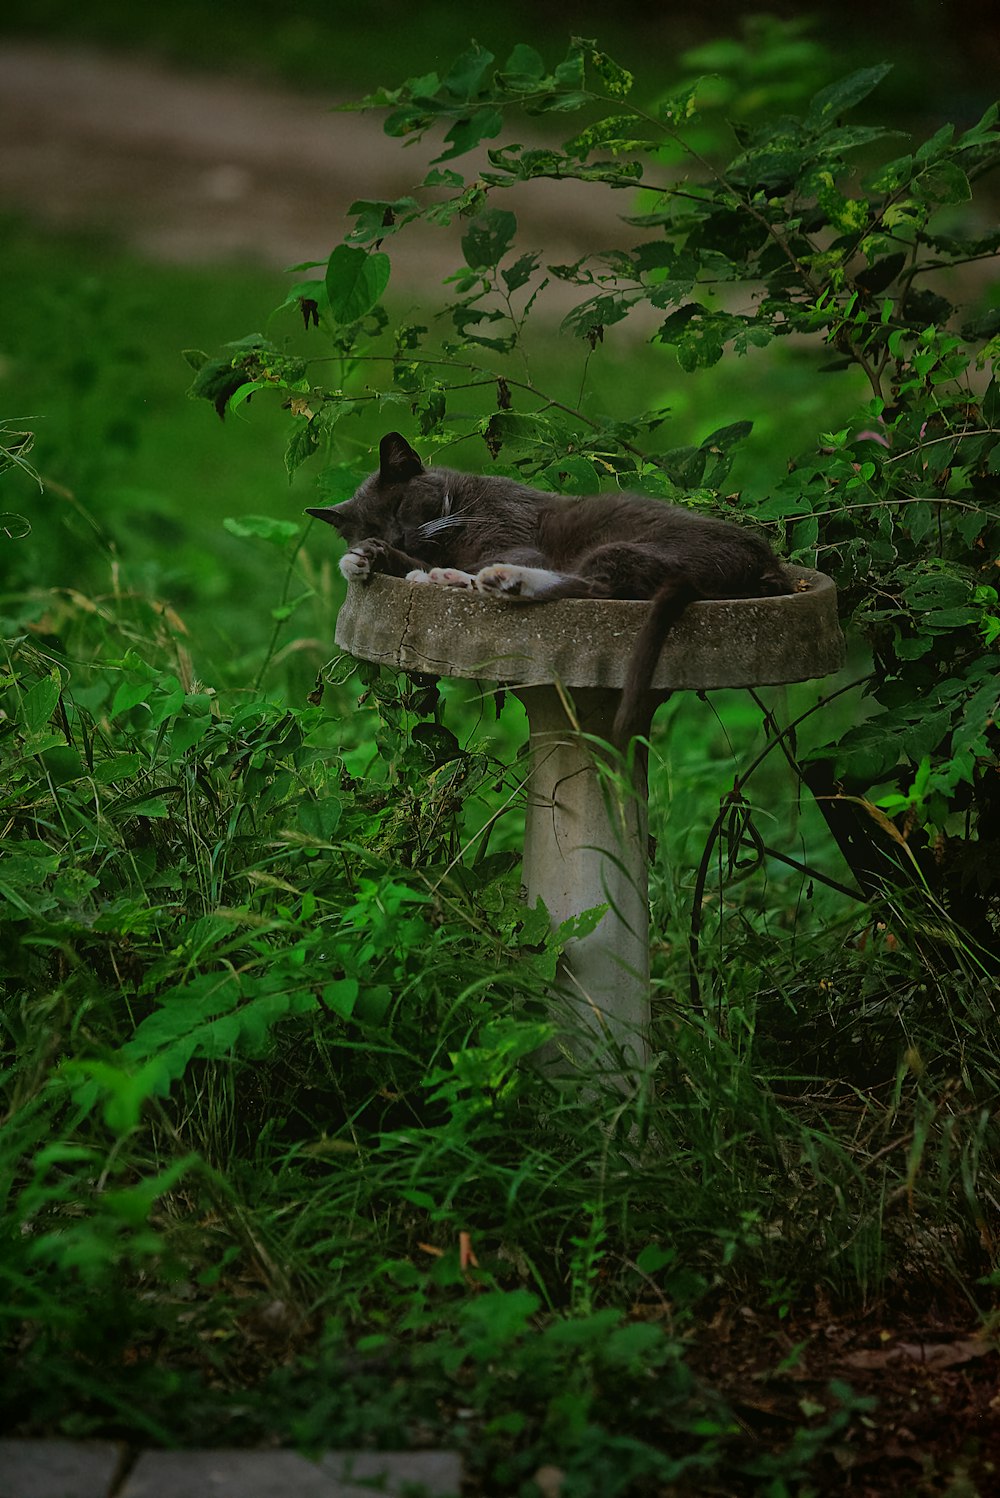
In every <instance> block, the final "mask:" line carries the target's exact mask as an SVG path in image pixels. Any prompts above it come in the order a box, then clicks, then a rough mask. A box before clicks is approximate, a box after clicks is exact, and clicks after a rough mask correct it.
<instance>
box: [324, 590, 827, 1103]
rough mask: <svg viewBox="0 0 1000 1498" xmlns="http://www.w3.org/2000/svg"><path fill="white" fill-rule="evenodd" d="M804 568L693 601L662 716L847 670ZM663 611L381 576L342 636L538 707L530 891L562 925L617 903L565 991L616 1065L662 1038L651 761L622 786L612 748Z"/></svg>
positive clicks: (346, 612)
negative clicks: (769, 582)
mask: <svg viewBox="0 0 1000 1498" xmlns="http://www.w3.org/2000/svg"><path fill="white" fill-rule="evenodd" d="M789 572H790V573H791V575H792V578H793V579H794V580H795V581H796V583H797V587H798V591H796V592H794V593H790V594H787V595H783V596H780V597H777V598H749V599H732V600H712V601H704V602H700V603H693V604H691V605H690V606H689V607H688V608H687V610H686V611H685V613H684V616H683V618H682V619H681V620H680V621H679V622H678V623H677V624H676V625H675V626H674V628H673V629H672V630H671V631H670V634H669V636H668V638H667V641H666V643H665V645H664V647H663V650H662V652H661V654H660V659H659V662H658V664H657V668H656V671H655V673H654V675H653V680H652V684H651V686H652V690H651V691H650V693H649V696H648V700H647V706H648V710H649V715H650V717H651V716H652V712H653V709H654V708H655V705H656V703H657V702H658V701H661V700H663V698H664V697H665V696H666V695H668V694H669V693H670V692H671V691H674V690H684V689H688V690H699V691H707V690H712V689H717V688H721V687H748V686H755V687H756V686H767V685H777V684H780V683H786V682H795V681H807V680H810V679H812V678H814V677H819V676H826V675H828V674H829V673H830V672H832V671H837V670H839V669H840V667H841V666H842V665H843V663H844V641H843V637H842V635H841V633H840V627H839V624H838V622H837V595H836V589H835V588H834V585H833V583H832V581H831V580H830V578H828V577H825V576H824V575H823V574H822V573H819V572H811V571H808V570H806V569H805V568H797V569H796V568H790V569H789ZM648 607H649V605H648V604H647V603H644V602H621V601H618V600H605V599H600V600H596V599H580V598H572V599H563V600H560V601H558V602H555V603H547V604H540V605H535V606H534V607H532V606H530V605H527V606H520V607H519V606H517V605H516V604H511V603H509V602H507V601H504V600H502V599H496V598H490V597H486V596H484V595H483V594H480V593H475V592H470V591H466V590H463V589H451V588H441V587H434V586H429V585H420V584H414V583H408V582H406V581H404V580H402V579H399V578H390V577H383V576H377V577H374V578H372V580H371V581H370V582H369V583H366V584H361V583H352V584H351V585H350V586H349V588H348V592H347V597H346V599H345V601H344V603H343V605H342V607H341V609H340V613H339V615H338V618H337V634H336V639H337V644H338V645H339V646H340V647H341V649H342V650H345V651H347V652H348V653H349V654H351V655H354V656H357V657H359V658H360V659H362V660H367V661H375V662H378V663H379V664H381V665H385V666H389V667H393V668H395V669H397V670H403V671H417V672H424V673H428V674H431V675H435V676H463V677H471V678H474V679H477V680H480V681H489V682H494V683H500V684H502V685H504V686H506V687H508V688H510V689H511V690H512V691H514V692H516V693H517V695H518V696H519V697H520V698H521V700H522V701H523V702H524V704H525V706H526V708H527V711H528V722H529V728H530V743H529V751H530V753H529V766H530V768H529V774H528V779H527V783H526V788H527V796H528V804H527V815H526V822H525V843H524V882H525V884H526V886H527V894H528V900H529V902H531V904H535V903H536V902H537V901H538V900H539V899H541V900H542V901H543V902H544V904H545V907H546V909H547V911H548V913H549V916H550V918H551V920H552V922H553V925H554V926H556V927H558V926H560V925H562V923H563V922H565V921H567V920H570V919H572V918H573V917H576V916H581V915H583V914H584V913H585V912H587V911H592V910H595V909H596V908H597V907H606V908H605V909H604V912H603V914H602V915H601V916H600V919H599V920H598V921H597V924H596V925H595V926H594V927H593V929H591V930H590V931H589V932H588V933H587V934H585V935H577V936H573V937H571V939H570V940H569V941H568V942H567V945H566V948H565V955H564V960H563V964H562V968H561V973H560V980H561V981H560V987H561V989H562V991H563V992H564V993H565V994H568V995H569V997H570V998H571V1000H572V1001H574V1007H575V1009H576V1010H578V1012H579V1014H580V1015H581V1016H584V1017H585V1018H586V1022H587V1024H588V1025H589V1026H590V1033H591V1036H593V1035H594V1034H595V1033H597V1034H599V1035H601V1036H602V1037H604V1038H605V1039H606V1041H607V1045H608V1062H609V1066H608V1070H609V1071H611V1072H612V1073H614V1074H618V1073H620V1072H621V1070H622V1068H623V1067H624V1068H625V1070H631V1069H634V1068H636V1067H638V1066H641V1064H642V1062H643V1060H644V1057H645V1049H646V1044H647V1038H648V1034H649V906H648V892H647V837H646V817H647V802H646V761H645V756H644V754H642V753H641V752H639V753H635V754H634V756H633V761H632V770H631V773H632V780H631V783H630V784H629V783H627V782H626V783H625V784H624V785H623V775H622V768H621V767H622V760H621V757H620V756H615V755H614V754H613V751H611V750H610V749H609V748H608V741H609V740H610V737H611V724H612V722H613V720H614V716H615V712H616V710H617V707H618V703H619V700H620V696H621V688H622V686H623V684H624V681H625V674H626V670H627V666H628V661H629V657H630V655H631V652H632V647H633V644H634V643H635V640H636V637H637V635H638V633H639V630H640V629H641V627H642V624H643V622H644V620H645V618H646V614H647V611H648ZM647 727H648V719H647ZM602 746H603V747H602ZM616 767H617V768H616ZM583 1038H584V1032H583V1031H582V1030H581V1031H580V1032H579V1034H578V1039H583Z"/></svg>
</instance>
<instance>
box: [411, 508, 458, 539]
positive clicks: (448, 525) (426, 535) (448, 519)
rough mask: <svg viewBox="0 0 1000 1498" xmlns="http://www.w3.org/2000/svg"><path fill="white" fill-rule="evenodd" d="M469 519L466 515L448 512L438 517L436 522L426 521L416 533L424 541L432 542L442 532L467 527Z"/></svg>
mask: <svg viewBox="0 0 1000 1498" xmlns="http://www.w3.org/2000/svg"><path fill="white" fill-rule="evenodd" d="M467 518H468V517H467V516H465V515H452V514H451V513H449V512H446V513H445V514H443V515H438V517H437V519H436V520H427V521H425V522H424V524H423V525H421V526H418V527H417V532H416V533H417V535H418V536H420V537H421V538H422V539H423V540H424V541H430V540H432V539H433V538H434V537H435V536H438V535H440V533H441V532H442V531H447V530H452V529H453V528H454V527H455V526H457V525H465V524H466V523H467Z"/></svg>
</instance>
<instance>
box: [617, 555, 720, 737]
mask: <svg viewBox="0 0 1000 1498" xmlns="http://www.w3.org/2000/svg"><path fill="white" fill-rule="evenodd" d="M702 596H703V595H702V593H701V592H700V591H699V590H698V589H697V588H695V587H694V586H693V585H692V583H690V582H689V581H688V580H687V579H686V578H679V577H678V578H671V579H670V581H669V582H666V583H664V584H663V586H662V587H661V588H659V589H658V590H657V591H656V592H655V593H654V594H653V597H652V598H651V600H650V604H649V612H648V613H647V615H646V619H645V622H644V623H643V626H642V629H641V630H640V631H639V634H638V637H637V639H636V642H635V644H634V646H633V647H632V654H631V656H630V657H629V663H628V668H627V670H626V672H625V685H624V687H623V689H622V700H621V702H620V703H619V706H618V712H617V713H616V714H615V721H614V727H613V728H612V738H613V740H614V743H615V744H616V746H617V747H618V748H619V749H621V751H622V752H623V753H624V752H625V750H626V749H627V748H628V744H629V740H630V739H633V738H634V737H635V735H636V734H637V733H641V732H643V731H644V730H645V729H646V728H647V727H648V714H647V713H646V711H645V708H646V704H645V702H644V698H645V696H646V693H647V692H648V691H649V689H650V683H651V682H652V680H653V672H654V671H655V670H656V663H657V661H658V660H659V659H660V651H661V650H662V649H663V642H664V641H665V640H666V638H667V635H668V634H669V633H670V631H671V630H672V629H673V627H674V625H675V624H676V623H677V621H678V619H679V618H680V617H681V615H682V614H683V612H684V610H685V609H686V608H687V606H688V604H689V603H693V602H694V601H695V599H697V598H701V597H702Z"/></svg>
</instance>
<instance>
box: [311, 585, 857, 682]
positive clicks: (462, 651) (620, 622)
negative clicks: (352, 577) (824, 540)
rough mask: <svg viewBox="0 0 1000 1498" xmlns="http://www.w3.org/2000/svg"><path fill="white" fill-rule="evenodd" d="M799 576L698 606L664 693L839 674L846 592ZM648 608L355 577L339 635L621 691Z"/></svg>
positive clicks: (439, 664)
mask: <svg viewBox="0 0 1000 1498" xmlns="http://www.w3.org/2000/svg"><path fill="white" fill-rule="evenodd" d="M789 571H790V572H791V573H792V575H793V577H794V578H796V579H797V580H798V581H799V582H800V583H801V584H802V585H803V586H802V589H801V591H800V592H796V593H790V594H788V595H787V596H785V597H780V598H750V599H746V598H742V599H732V600H723V601H716V600H712V601H710V602H704V603H693V604H691V605H690V607H689V608H688V609H687V611H686V613H685V614H684V617H683V618H682V619H681V620H680V621H679V622H678V624H677V625H675V627H674V628H673V630H671V632H670V635H669V636H668V638H667V640H666V642H665V644H664V647H663V650H662V652H661V655H660V660H659V663H658V665H657V668H656V671H655V673H654V676H653V682H652V685H653V688H654V690H681V689H684V688H690V689H696V690H710V689H712V688H719V687H747V686H768V685H776V684H778V683H781V682H792V681H808V680H811V679H812V678H813V677H816V676H827V675H829V673H830V672H832V671H837V670H839V668H840V667H841V666H842V665H843V663H844V641H843V637H842V635H841V633H840V626H839V624H838V622H837V590H836V588H835V587H834V585H833V583H832V581H831V580H830V578H828V577H826V576H825V575H824V574H823V573H821V572H811V571H808V570H807V569H805V568H790V569H789ZM648 607H649V605H648V604H647V603H645V602H626V603H622V602H618V601H613V600H606V599H600V600H590V599H581V598H569V599H563V600H561V601H560V602H558V603H546V604H536V605H531V604H520V605H519V604H516V603H510V602H507V601H505V600H503V599H495V598H487V597H484V596H483V595H482V594H479V593H472V592H469V591H466V590H463V589H453V588H440V587H429V586H425V585H418V584H414V583H408V582H405V581H403V580H402V579H399V578H392V577H382V576H378V577H374V578H372V580H371V581H370V582H368V583H364V584H362V583H352V584H351V586H350V587H349V589H348V591H347V598H346V599H345V601H344V603H343V604H342V606H341V609H340V614H339V615H338V618H337V634H336V639H337V644H338V645H339V646H340V648H341V649H342V650H346V651H347V652H348V654H350V655H354V656H357V657H358V658H360V659H361V660H368V661H377V662H379V663H380V664H382V665H387V666H396V667H399V668H402V669H405V670H410V671H425V672H428V673H429V674H432V675H437V676H469V677H475V678H477V679H478V680H487V681H502V682H505V683H507V684H509V685H512V686H538V685H542V684H544V683H547V682H560V683H562V685H563V686H567V687H621V686H622V684H623V683H624V680H625V670H626V666H627V664H628V659H629V656H630V654H631V651H632V646H633V645H634V643H635V639H636V636H637V634H638V632H639V630H640V628H641V627H642V623H643V620H644V619H645V617H646V611H647V609H648Z"/></svg>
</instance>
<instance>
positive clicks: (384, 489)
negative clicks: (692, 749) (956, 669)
mask: <svg viewBox="0 0 1000 1498" xmlns="http://www.w3.org/2000/svg"><path fill="white" fill-rule="evenodd" d="M308 514H310V515H315V516H316V517H317V518H318V519H320V520H325V521H326V522H327V523H328V524H329V525H332V526H334V527H335V528H336V529H337V530H338V531H339V532H340V534H341V535H342V536H343V538H344V540H345V541H346V542H347V544H348V551H347V553H346V555H345V556H344V557H342V558H341V562H340V570H341V572H342V573H343V574H344V576H345V577H346V578H348V579H354V578H358V579H362V580H364V579H367V578H368V577H369V576H370V575H371V574H372V573H373V572H386V573H388V574H389V575H390V576H393V577H406V578H409V579H410V581H412V582H415V583H431V584H439V585H442V586H445V587H461V588H475V589H476V590H478V591H479V592H481V593H490V594H498V595H500V596H502V597H506V598H510V599H513V600H516V601H517V602H519V603H545V602H547V601H549V600H551V599H556V598H648V599H649V600H650V601H651V606H650V610H649V615H648V618H647V619H646V621H645V624H644V625H643V628H642V630H641V632H640V634H639V637H638V639H637V641H636V644H635V647H634V649H633V652H632V658H631V660H630V662H629V667H628V672H627V674H626V680H625V688H624V691H623V694H622V702H621V707H620V709H619V712H618V716H617V718H616V720H615V729H614V736H615V741H616V742H617V743H618V744H620V745H622V746H623V747H624V745H625V744H626V743H627V742H628V740H629V738H630V737H631V736H632V735H633V733H634V732H635V731H636V729H637V725H639V724H640V723H641V721H642V699H643V695H644V693H645V692H647V691H648V690H649V686H650V682H651V680H652V676H653V672H654V670H655V669H656V662H657V660H658V659H659V655H660V650H661V648H662V646H663V642H664V640H665V638H666V636H667V633H668V631H669V630H670V628H671V626H672V625H673V624H674V623H675V622H676V620H677V619H679V618H680V616H681V614H682V613H683V612H684V610H685V608H686V607H687V605H688V604H689V603H691V602H693V601H694V600H695V599H699V598H765V597H770V596H773V595H775V594H779V593H789V592H791V591H792V588H791V584H790V582H789V579H788V576H787V574H786V573H785V571H784V569H783V567H782V565H781V563H780V562H779V561H778V558H777V557H776V556H775V555H774V553H773V552H772V550H771V548H770V547H769V546H768V544H767V542H766V541H764V540H762V539H761V538H760V537H759V536H756V535H754V534H753V532H751V531H748V530H745V529H743V528H742V527H741V526H737V525H732V524H731V523H730V522H729V521H726V520H717V519H714V518H712V517H710V516H706V515H699V514H695V513H693V512H692V511H690V510H685V509H683V508H681V507H680V506H677V505H670V504H666V503H664V502H663V501H662V500H658V499H649V498H644V497H643V496H641V495H636V494H599V495H593V496H591V497H589V498H585V499H574V498H567V497H565V496H563V495H557V494H545V493H542V492H541V491H540V490H537V489H529V488H527V487H526V486H525V485H523V484H518V483H516V482H515V481H514V480H513V479H508V478H490V477H485V476H481V475H478V474H471V473H458V472H455V471H454V470H452V469H449V468H425V467H424V465H423V463H422V462H421V460H420V458H419V456H418V455H417V453H415V452H414V450H413V448H412V447H411V446H410V445H409V443H408V442H407V441H406V440H405V438H403V437H401V436H400V435H399V433H398V432H390V433H389V434H388V435H387V436H386V437H383V439H382V441H381V443H380V445H379V467H378V471H377V472H376V473H373V474H371V475H370V477H368V478H367V479H365V481H364V483H362V485H361V487H360V488H359V489H358V491H357V493H356V494H355V495H354V497H353V498H352V499H348V500H345V501H344V502H343V503H342V504H338V505H332V506H329V507H327V508H322V509H310V510H309V511H308Z"/></svg>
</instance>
